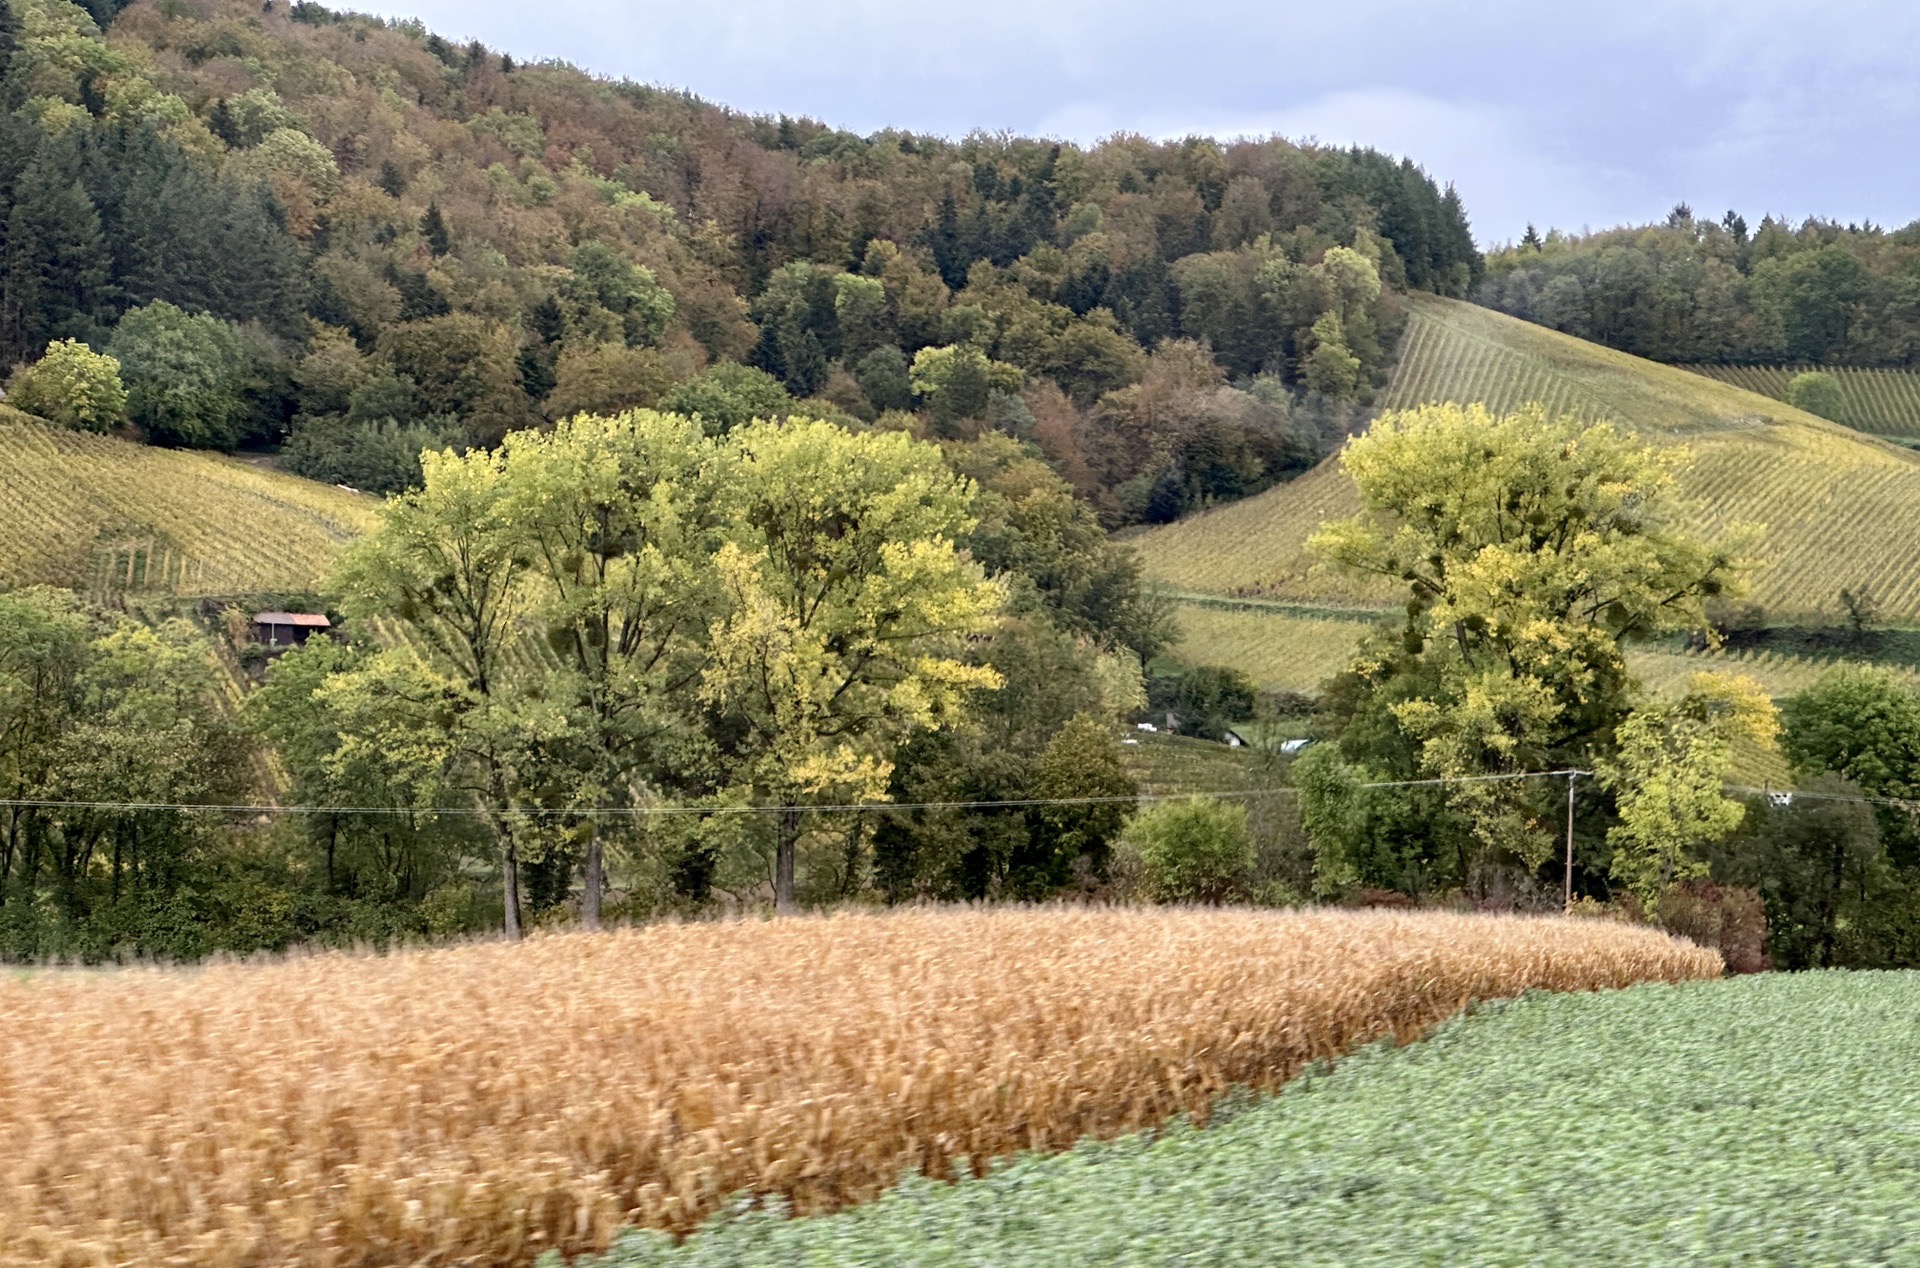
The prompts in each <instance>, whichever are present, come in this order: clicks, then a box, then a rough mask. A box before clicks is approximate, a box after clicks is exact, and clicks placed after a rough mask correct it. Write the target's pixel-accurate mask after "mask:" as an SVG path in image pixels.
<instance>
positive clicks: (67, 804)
mask: <svg viewBox="0 0 1920 1268" xmlns="http://www.w3.org/2000/svg"><path fill="white" fill-rule="evenodd" d="M1587 774H1591V772H1590V771H1583V770H1552V771H1516V772H1513V773H1511V774H1499V775H1454V776H1442V777H1438V778H1433V779H1397V780H1380V781H1376V782H1372V783H1364V784H1358V785H1356V787H1359V788H1367V789H1372V788H1425V787H1436V786H1440V785H1445V784H1480V783H1502V782H1512V781H1516V780H1526V779H1565V778H1567V777H1568V776H1570V775H1587ZM1299 791H1300V790H1299V789H1298V788H1294V787H1281V788H1232V789H1222V790H1219V791H1214V792H1181V793H1141V794H1137V795H1135V796H1131V797H1027V798H1020V799H1014V800H1002V801H906V802H902V801H863V802H847V803H843V804H838V805H804V804H785V805H733V806H726V805H717V806H699V805H683V804H676V805H662V806H574V807H546V806H515V807H497V806H279V805H268V804H247V805H233V804H225V805H223V804H217V803H208V802H187V801H177V802H175V801H65V800H58V799H53V798H27V797H14V798H0V808H8V809H23V810H97V811H115V812H135V811H201V812H205V813H217V814H237V815H302V814H304V815H396V816H417V817H428V816H437V815H467V816H488V815H499V816H503V817H505V816H519V817H522V818H569V817H571V818H579V819H585V818H596V817H599V818H649V817H657V816H671V815H739V814H782V813H788V812H792V811H814V812H818V813H832V814H850V813H854V812H858V811H867V810H1025V809H1034V808H1038V807H1042V806H1097V805H1135V804H1138V803H1141V802H1160V801H1185V800H1187V799H1188V798H1191V797H1216V798H1229V797H1289V796H1293V795H1294V794H1296V793H1298V792H1299Z"/></svg>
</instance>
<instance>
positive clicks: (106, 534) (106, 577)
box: [0, 407, 377, 600]
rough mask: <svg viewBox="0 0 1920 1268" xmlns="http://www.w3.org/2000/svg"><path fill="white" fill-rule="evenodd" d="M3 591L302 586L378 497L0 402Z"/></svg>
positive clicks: (362, 525)
mask: <svg viewBox="0 0 1920 1268" xmlns="http://www.w3.org/2000/svg"><path fill="white" fill-rule="evenodd" d="M0 506H4V507H5V508H6V510H7V513H6V515H5V516H4V517H0V585H33V584H47V585H60V586H68V587H72V588H74V589H78V590H83V591H86V592H88V593H89V594H90V595H92V596H93V597H94V598H96V599H101V600H107V599H113V598H116V597H119V596H124V595H126V594H130V593H131V594H141V593H145V594H172V595H189V596H190V595H203V594H233V593H240V592H246V591H271V590H302V589H311V588H313V587H315V586H316V585H318V584H319V582H320V579H321V578H322V577H323V576H324V575H325V574H326V572H327V570H328V568H330V567H331V566H332V564H333V560H334V558H335V556H336V555H337V554H338V552H339V549H340V547H341V546H342V545H344V544H345V543H346V542H347V541H348V540H350V539H351V538H353V537H355V536H357V535H358V534H360V533H362V532H365V531H366V530H367V529H368V528H370V527H371V526H372V524H373V518H374V511H375V508H376V506H377V502H376V500H375V499H373V498H370V497H365V496H361V495H356V494H352V493H348V492H345V491H343V490H340V489H335V488H332V487H330V486H328V485H324V484H315V483H314V482H312V481H310V480H302V479H300V478H298V477H297V476H290V475H285V474H282V473H280V472H276V471H270V470H264V469H262V468H260V467H256V466H252V465H249V464H248V463H245V462H242V461H240V460H238V459H235V458H226V457H220V456H218V455H214V454H208V453H199V452H192V451H187V450H178V449H161V448H157V447H154V446H149V445H137V444H130V443H128V442H127V441H124V440H118V439H115V438H113V437H110V436H96V435H90V434H86V433H82V432H72V431H64V430H61V429H58V428H53V427H49V426H47V425H46V424H44V423H41V422H39V421H37V420H35V419H32V418H30V417H29V416H27V415H25V414H21V413H19V412H18V411H16V410H9V409H5V408H4V407H0Z"/></svg>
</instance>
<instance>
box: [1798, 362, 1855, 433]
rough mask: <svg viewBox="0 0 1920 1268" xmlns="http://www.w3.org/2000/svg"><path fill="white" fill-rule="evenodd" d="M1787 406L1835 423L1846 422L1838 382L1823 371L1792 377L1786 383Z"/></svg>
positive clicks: (1809, 371)
mask: <svg viewBox="0 0 1920 1268" xmlns="http://www.w3.org/2000/svg"><path fill="white" fill-rule="evenodd" d="M1787 404H1789V405H1791V406H1793V407H1794V408H1795V409H1803V410H1805V411H1807V413H1809V414H1818V415H1819V416H1820V417H1821V418H1825V419H1830V420H1831V421H1833V422H1836V423H1844V422H1846V421H1847V408H1846V405H1845V403H1844V402H1842V401H1841V399H1840V380H1839V379H1836V378H1834V377H1833V376H1832V375H1831V374H1828V373H1827V372H1826V371H1825V370H1808V371H1807V372H1806V373H1804V374H1796V375H1794V376H1793V378H1792V379H1791V380H1789V381H1788V383H1787Z"/></svg>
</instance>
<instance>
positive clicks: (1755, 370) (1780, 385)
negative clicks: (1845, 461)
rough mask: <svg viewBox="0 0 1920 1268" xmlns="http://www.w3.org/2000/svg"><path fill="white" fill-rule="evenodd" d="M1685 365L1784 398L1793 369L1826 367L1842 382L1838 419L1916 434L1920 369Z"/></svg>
mask: <svg viewBox="0 0 1920 1268" xmlns="http://www.w3.org/2000/svg"><path fill="white" fill-rule="evenodd" d="M1688 368H1689V369H1691V370H1692V371H1693V372H1694V373H1696V374H1702V375H1705V376H1706V377H1708V378H1710V379H1716V380H1718V381H1719V382H1722V383H1731V384H1733V385H1734V386H1735V387H1742V388H1745V389H1746V390H1747V391H1749V392H1758V393H1759V394H1760V395H1762V396H1771V397H1773V398H1774V399H1775V400H1781V401H1784V400H1786V399H1787V384H1788V383H1789V382H1790V381H1791V380H1792V379H1793V376H1794V375H1796V374H1799V373H1801V372H1802V371H1804V370H1811V369H1821V370H1825V371H1826V372H1827V373H1828V374H1831V375H1832V376H1833V377H1834V378H1835V379H1837V380H1838V381H1839V383H1840V401H1841V404H1842V405H1843V406H1844V407H1845V409H1846V417H1845V418H1844V419H1842V420H1841V421H1842V422H1844V423H1845V424H1846V425H1847V426H1849V427H1851V428H1853V429H1854V430H1856V431H1864V432H1870V433H1872V434H1873V435H1876V436H1904V437H1920V372H1915V371H1913V370H1890V369H1862V368H1855V367H1852V366H1818V367H1816V366H1805V365H1697V366H1689V367H1688Z"/></svg>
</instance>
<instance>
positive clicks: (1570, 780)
mask: <svg viewBox="0 0 1920 1268" xmlns="http://www.w3.org/2000/svg"><path fill="white" fill-rule="evenodd" d="M1579 779H1580V772H1579V771H1577V770H1570V771H1568V772H1567V881H1566V892H1565V894H1564V895H1563V897H1562V899H1561V903H1560V910H1561V911H1563V912H1568V913H1571V912H1572V911H1573V786H1574V784H1575V783H1576V782H1578V781H1579Z"/></svg>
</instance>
